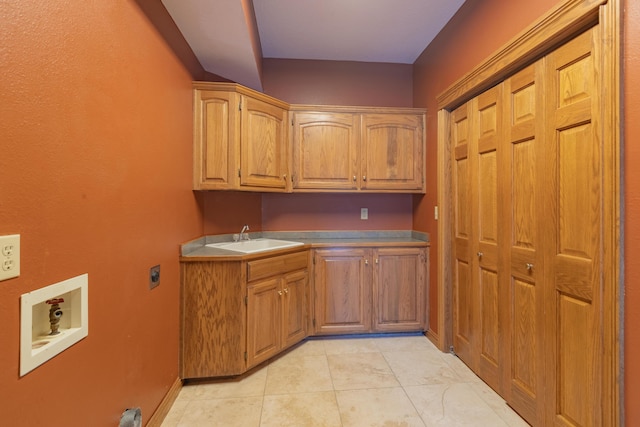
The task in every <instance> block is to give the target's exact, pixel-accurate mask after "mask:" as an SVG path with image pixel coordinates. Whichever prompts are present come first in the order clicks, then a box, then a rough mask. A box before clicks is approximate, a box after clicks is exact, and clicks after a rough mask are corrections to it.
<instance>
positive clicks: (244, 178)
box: [194, 82, 290, 192]
mask: <svg viewBox="0 0 640 427" xmlns="http://www.w3.org/2000/svg"><path fill="white" fill-rule="evenodd" d="M288 108H289V106H288V104H286V103H284V102H281V101H278V100H277V99H275V98H271V97H269V96H266V95H263V94H261V93H259V92H256V91H253V90H251V89H248V88H244V87H242V86H239V85H237V84H232V83H202V82H197V83H194V189H196V190H251V191H283V192H284V191H288V190H289V188H290V180H289V179H288V170H289V165H288V161H287V159H288V146H289V137H288V133H287V132H288V127H287V126H286V119H287V111H288Z"/></svg>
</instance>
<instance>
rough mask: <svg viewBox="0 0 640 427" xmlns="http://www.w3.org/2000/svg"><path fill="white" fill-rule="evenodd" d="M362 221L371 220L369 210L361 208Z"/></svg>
mask: <svg viewBox="0 0 640 427" xmlns="http://www.w3.org/2000/svg"><path fill="white" fill-rule="evenodd" d="M360 219H369V209H368V208H360Z"/></svg>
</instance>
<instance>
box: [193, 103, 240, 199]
mask: <svg viewBox="0 0 640 427" xmlns="http://www.w3.org/2000/svg"><path fill="white" fill-rule="evenodd" d="M237 104H238V97H237V94H235V93H229V92H224V91H200V92H196V101H195V118H194V121H195V128H194V132H195V135H194V140H195V146H194V165H193V167H194V170H193V173H194V177H193V178H194V188H195V189H220V190H223V189H230V188H233V187H234V186H235V185H236V181H237V171H236V169H235V168H236V167H235V165H236V156H237V155H238V153H237V151H236V146H235V141H236V138H237V137H238V135H237V132H238V128H237V126H238V118H239V117H238V114H237Z"/></svg>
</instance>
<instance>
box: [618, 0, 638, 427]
mask: <svg viewBox="0 0 640 427" xmlns="http://www.w3.org/2000/svg"><path fill="white" fill-rule="evenodd" d="M624 5H625V10H624V17H625V18H624V24H623V25H624V51H625V52H624V67H623V72H624V85H625V89H624V104H623V106H624V107H623V108H624V118H623V126H624V141H625V142H624V149H623V150H624V151H623V152H624V154H623V157H624V160H623V168H624V176H623V178H622V179H623V182H624V184H623V185H624V186H625V190H624V214H623V215H624V293H625V300H624V305H625V311H624V313H625V314H624V346H625V352H624V357H625V360H626V363H625V370H624V373H625V375H624V398H625V417H626V425H627V426H637V425H640V406H639V405H638V402H640V366H639V365H638V363H637V361H638V360H640V328H639V327H638V325H640V310H639V309H638V308H639V307H640V263H639V262H638V258H639V257H640V194H639V193H638V183H640V170H639V168H638V165H639V164H640V144H638V141H640V121H639V120H638V118H639V117H640V99H638V93H640V72H639V71H638V70H640V3H639V2H637V1H632V0H626V1H625V2H624Z"/></svg>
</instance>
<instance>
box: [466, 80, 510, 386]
mask: <svg viewBox="0 0 640 427" xmlns="http://www.w3.org/2000/svg"><path fill="white" fill-rule="evenodd" d="M472 105H473V106H474V110H473V115H474V118H475V129H474V133H473V134H475V135H476V137H477V143H476V144H475V145H472V147H474V157H475V158H474V160H475V171H476V172H475V173H474V174H473V175H472V180H471V181H472V183H473V184H472V185H473V187H472V188H473V196H472V197H473V206H474V209H473V210H472V212H474V215H473V220H472V221H473V225H472V230H473V232H474V238H473V239H472V241H473V242H474V245H475V247H474V251H475V253H476V256H477V260H478V264H477V268H475V269H473V274H474V278H473V279H474V280H473V282H472V283H474V284H472V286H474V287H477V288H478V290H479V293H480V295H479V297H478V303H479V305H478V310H479V320H480V324H479V334H480V340H479V342H478V351H479V362H478V363H479V364H478V374H479V375H480V377H481V378H482V379H483V380H485V381H486V382H487V383H488V384H489V385H490V386H491V387H493V388H494V389H495V390H496V391H499V392H500V391H501V390H502V384H501V381H500V378H501V374H500V365H501V355H500V352H501V345H502V344H503V343H501V341H502V339H503V338H504V337H503V336H502V325H501V316H500V310H501V307H500V306H501V304H500V294H501V289H500V282H499V280H498V241H499V238H498V222H499V218H498V145H499V141H500V138H501V125H502V123H501V116H502V84H500V85H498V86H495V87H494V88H492V89H489V90H487V91H485V92H484V93H482V94H481V95H479V96H478V97H477V98H475V99H474V100H473V101H472Z"/></svg>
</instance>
